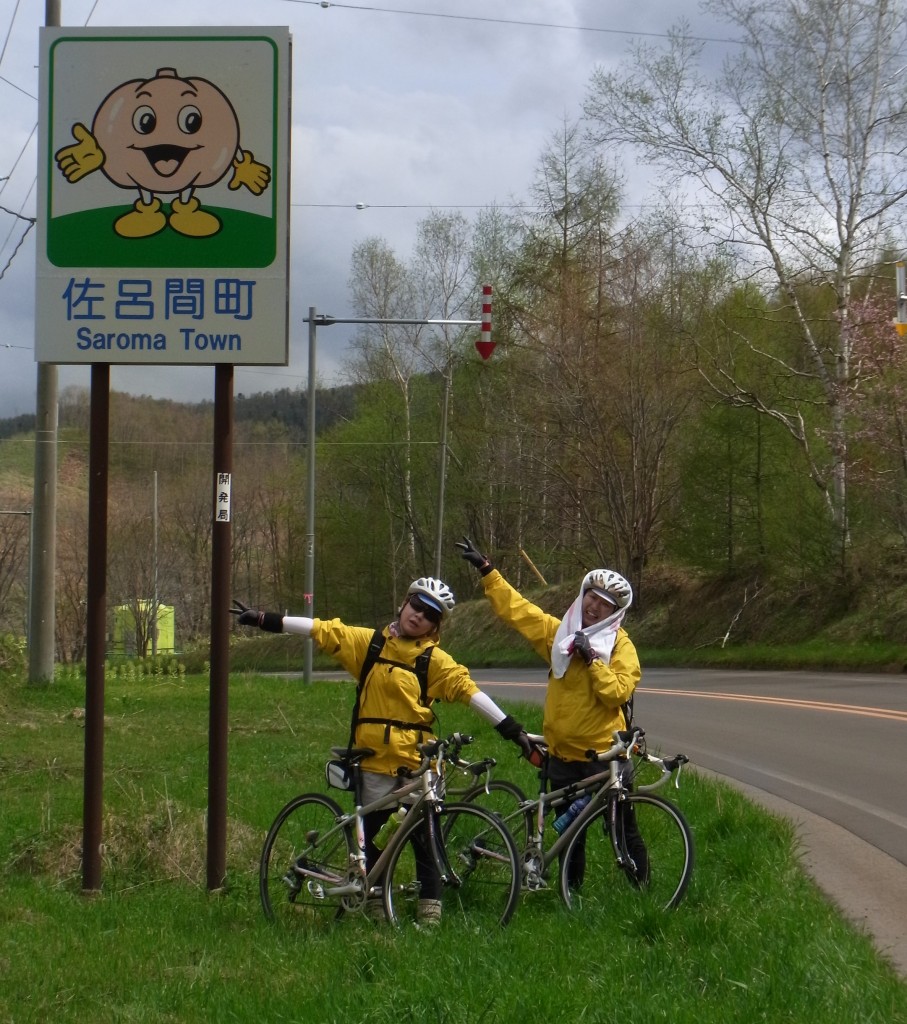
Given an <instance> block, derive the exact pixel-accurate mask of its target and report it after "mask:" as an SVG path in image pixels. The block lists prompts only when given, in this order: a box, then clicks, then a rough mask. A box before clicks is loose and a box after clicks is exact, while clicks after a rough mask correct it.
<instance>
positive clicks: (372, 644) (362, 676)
mask: <svg viewBox="0 0 907 1024" xmlns="http://www.w3.org/2000/svg"><path fill="white" fill-rule="evenodd" d="M383 650H384V633H383V632H382V631H381V630H380V629H376V630H375V632H374V633H372V638H371V640H369V642H368V649H367V650H366V652H365V660H364V661H363V662H362V668H361V669H360V670H359V683H358V684H357V686H356V700H355V703H354V704H353V717H352V719H351V720H350V742H349V744H348V747H349V749H350V750H352V749H353V743H354V740H355V738H356V723H357V722H358V721H359V705H360V703H361V701H362V688H363V686H365V680H366V679H367V678H368V674H369V672H371V670H372V668H373V666H374V664H375V662H376V661H377V660H378V655H380V654H381V652H382V651H383Z"/></svg>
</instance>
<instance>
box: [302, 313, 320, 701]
mask: <svg viewBox="0 0 907 1024" xmlns="http://www.w3.org/2000/svg"><path fill="white" fill-rule="evenodd" d="M317 319H318V317H317V315H316V313H315V307H314V306H309V388H308V402H309V407H308V410H307V411H308V437H307V438H306V440H307V441H308V449H307V455H308V462H307V465H306V469H307V475H308V494H307V496H306V513H305V521H306V527H305V529H306V534H305V594H304V595H303V608H304V610H305V614H306V615H307V616H308V617H309V618H314V615H315V330H316V328H315V323H316V321H317ZM302 667H303V679H304V680H305V682H307V683H310V682H311V681H312V638H311V637H306V641H305V647H304V654H303V666H302Z"/></svg>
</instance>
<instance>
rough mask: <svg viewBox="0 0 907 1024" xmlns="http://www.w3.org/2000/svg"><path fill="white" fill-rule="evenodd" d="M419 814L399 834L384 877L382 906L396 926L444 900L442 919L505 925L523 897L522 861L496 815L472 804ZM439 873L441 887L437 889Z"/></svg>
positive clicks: (423, 914) (421, 917) (472, 924)
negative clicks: (430, 902)
mask: <svg viewBox="0 0 907 1024" xmlns="http://www.w3.org/2000/svg"><path fill="white" fill-rule="evenodd" d="M427 814H431V815H433V821H432V822H431V835H430V836H429V822H428V821H427V819H426V818H424V817H422V816H421V815H420V817H419V820H418V821H414V822H413V823H412V825H411V826H410V827H409V828H408V829H407V831H406V833H405V836H401V840H404V841H401V843H400V845H399V846H397V847H396V849H395V850H394V851H393V853H392V854H391V857H390V860H389V861H388V865H387V869H386V871H385V874H384V906H385V909H386V911H387V916H388V920H389V921H392V922H393V923H394V924H396V925H400V924H403V923H405V922H408V921H415V922H416V923H419V922H420V921H421V920H425V919H426V901H427V900H430V899H437V898H440V900H441V905H442V909H443V915H444V919H445V920H448V919H450V918H451V917H453V918H454V919H455V920H456V921H457V922H458V923H459V924H461V925H466V926H468V927H470V928H476V927H478V928H486V929H487V928H489V927H494V926H502V925H506V924H507V923H508V921H509V920H510V919H511V917H512V916H513V912H514V910H515V909H516V905H517V900H518V899H519V895H520V857H519V854H518V853H517V848H516V844H515V843H514V841H513V836H511V834H510V832H509V831H508V830H507V828H506V826H505V825H504V824H503V823H502V822H501V820H500V818H498V817H497V815H495V814H492V813H491V812H489V811H486V810H485V809H484V808H482V807H476V806H475V805H473V804H465V803H454V804H446V805H445V806H444V807H443V808H441V809H438V810H432V809H431V808H429V809H428V810H427ZM438 874H440V881H441V885H440V888H438V886H437V879H438Z"/></svg>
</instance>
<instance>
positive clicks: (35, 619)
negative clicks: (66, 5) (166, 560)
mask: <svg viewBox="0 0 907 1024" xmlns="http://www.w3.org/2000/svg"><path fill="white" fill-rule="evenodd" d="M44 24H45V25H47V26H56V25H59V24H60V0H45V4H44ZM42 215H43V213H42V211H41V210H39V211H38V216H39V217H40V216H42ZM57 416H58V413H57V367H56V365H55V364H54V363H38V385H37V393H36V396H35V479H34V499H33V502H32V510H33V515H32V538H33V545H32V551H31V565H30V566H29V577H30V585H29V588H28V589H29V602H28V681H29V683H31V684H32V685H39V684H41V683H50V682H53V678H54V646H55V635H54V634H55V628H56V619H55V609H54V604H55V587H54V574H55V571H56V563H57Z"/></svg>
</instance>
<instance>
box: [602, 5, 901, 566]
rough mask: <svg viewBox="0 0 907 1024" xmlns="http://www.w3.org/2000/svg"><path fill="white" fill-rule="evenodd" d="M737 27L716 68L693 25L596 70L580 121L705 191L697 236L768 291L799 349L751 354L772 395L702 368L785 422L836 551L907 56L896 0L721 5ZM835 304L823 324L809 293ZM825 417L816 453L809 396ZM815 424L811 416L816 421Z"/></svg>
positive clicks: (897, 184) (735, 397)
mask: <svg viewBox="0 0 907 1024" xmlns="http://www.w3.org/2000/svg"><path fill="white" fill-rule="evenodd" d="M706 7H707V8H708V9H709V10H710V11H711V12H713V13H714V14H716V15H718V16H720V17H723V18H724V19H726V20H727V21H728V22H730V23H731V24H732V25H733V26H735V28H736V30H737V34H739V37H740V47H739V49H738V50H737V51H736V52H735V53H734V54H733V55H732V57H730V58H729V59H728V61H727V63H726V64H725V66H724V68H723V70H722V72H721V73H720V74H718V75H716V76H715V77H714V80H713V81H709V80H707V79H706V78H705V77H704V76H703V75H702V74H701V73H700V71H699V68H698V65H699V62H700V58H701V51H702V44H701V43H696V42H694V41H693V40H692V39H691V38H690V36H689V35H688V34H687V32H686V30H685V28H684V27H683V26H681V27H680V28H678V29H676V30H674V31H672V32H671V34H670V37H669V43H668V46H667V50H666V51H664V52H662V51H656V50H655V49H653V48H652V47H650V46H648V45H641V46H639V47H638V48H637V49H636V51H635V55H634V59H633V60H632V62H631V63H630V64H629V65H628V66H625V67H623V68H621V69H620V70H618V71H616V72H610V73H609V72H607V71H605V70H604V69H599V70H597V71H596V72H595V73H594V75H593V77H592V81H591V89H590V93H589V97H588V99H587V103H586V108H585V109H586V114H587V116H588V118H589V122H590V125H591V133H592V136H593V138H594V139H595V141H596V142H598V143H600V144H607V145H611V144H614V143H621V144H630V145H632V146H634V147H637V150H638V152H640V153H641V154H642V156H643V158H644V159H646V160H648V161H651V162H653V163H654V164H656V165H658V166H660V167H661V168H662V169H663V170H664V171H665V172H666V173H667V174H668V175H669V176H670V179H671V180H672V181H675V182H680V183H682V184H683V185H684V186H686V187H687V188H689V189H690V190H693V189H698V194H699V195H700V196H701V197H703V207H702V210H701V220H700V221H699V223H698V227H699V228H700V229H702V231H703V232H704V233H705V235H706V237H707V238H712V239H715V240H716V244H723V245H727V244H729V243H730V244H731V245H732V246H734V247H735V249H736V252H737V254H738V257H739V258H740V259H741V260H745V261H746V262H747V263H748V272H749V273H750V274H751V275H752V276H753V278H754V279H755V280H756V281H757V282H759V283H760V284H761V285H762V287H763V289H764V290H765V292H766V294H769V295H772V296H774V299H775V305H776V312H777V315H778V319H779V321H782V322H784V323H785V325H786V324H788V323H793V325H794V327H795V330H796V345H795V347H794V349H793V351H791V349H789V348H788V349H787V350H785V349H784V348H783V347H780V346H779V347H776V348H771V349H763V348H759V346H757V345H756V343H755V342H754V341H752V339H750V338H748V337H746V336H745V335H742V334H741V335H740V336H739V337H738V342H739V343H740V344H746V345H749V346H750V348H751V350H752V351H753V352H755V353H756V354H757V355H758V356H759V357H760V358H761V359H762V361H763V364H764V365H766V366H767V368H768V370H770V374H766V375H765V377H763V380H767V379H768V378H769V377H770V378H771V380H772V381H773V382H774V383H775V384H776V385H777V382H778V381H779V378H783V379H784V382H785V383H784V384H783V386H780V387H776V390H775V392H774V394H773V395H771V396H769V395H768V394H766V393H765V392H764V391H762V390H761V389H760V387H759V385H758V384H756V385H755V386H754V384H753V383H752V382H749V381H744V380H741V379H739V378H738V377H737V376H736V374H735V371H734V369H733V366H732V365H731V364H729V363H725V364H720V363H717V362H716V363H714V364H713V365H712V366H711V367H707V366H703V372H704V373H706V375H707V377H708V379H709V381H710V383H711V384H712V386H713V387H714V388H715V389H716V390H717V391H719V392H720V393H721V394H722V395H723V396H724V397H725V398H726V399H727V400H728V401H730V402H731V403H733V404H736V405H738V406H750V407H752V408H754V409H757V410H758V411H760V412H761V413H764V414H765V415H767V416H771V417H773V418H774V419H776V420H777V421H778V422H780V423H782V424H783V425H784V426H785V428H786V429H787V430H788V431H789V433H790V435H791V436H792V437H793V438H794V440H795V441H796V443H797V444H798V445H799V446H800V448H801V450H802V451H803V453H804V455H805V457H806V461H807V465H808V467H809V473H810V476H811V478H812V480H813V481H814V482H815V484H817V485H818V486H819V487H820V488H821V489H822V491H823V493H824V494H825V497H826V502H827V507H828V509H829V512H830V515H831V517H832V521H833V523H834V525H835V528H836V529H837V530H838V534H839V537H840V538H841V543H842V550H843V547H844V545H845V544H846V542H847V539H848V522H847V446H848V425H847V421H846V417H845V409H846V405H847V402H846V395H847V393H848V391H849V390H851V389H852V388H853V387H854V386H855V385H856V383H857V380H856V369H855V367H854V365H853V360H852V343H853V342H852V331H853V310H852V306H853V302H854V295H853V284H854V281H855V279H856V278H857V277H858V276H860V275H861V274H863V273H865V272H866V271H867V269H868V268H869V267H871V265H872V264H873V262H874V261H875V259H876V258H877V256H878V253H879V249H880V247H881V244H882V242H883V241H884V239H883V233H884V231H885V230H886V226H887V225H888V224H889V223H890V220H891V217H892V215H893V210H894V208H895V206H896V205H897V204H898V203H900V202H901V200H902V199H903V198H904V197H905V195H907V179H905V176H904V171H903V158H904V152H905V144H907V89H905V87H904V86H905V83H904V80H903V78H902V77H901V73H902V72H903V70H904V53H905V52H907V19H905V18H904V13H903V6H902V5H901V4H898V3H892V2H889V0H712V2H710V3H707V4H706ZM804 286H806V287H807V288H808V290H809V291H810V294H815V290H816V289H819V290H820V291H824V292H826V293H827V294H828V296H829V299H828V301H827V302H826V303H825V309H826V311H827V312H826V313H825V315H817V312H816V307H815V306H813V308H812V309H810V308H809V304H808V303H804V300H803V289H804ZM816 395H818V396H819V404H820V405H821V407H822V408H823V409H824V415H825V417H826V418H827V420H828V422H829V431H828V434H827V436H828V437H829V438H830V443H828V444H819V445H817V444H815V438H814V435H813V433H812V431H811V424H810V416H811V414H810V404H811V403H812V404H813V405H815V396H816ZM812 415H815V413H812Z"/></svg>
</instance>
